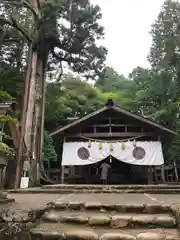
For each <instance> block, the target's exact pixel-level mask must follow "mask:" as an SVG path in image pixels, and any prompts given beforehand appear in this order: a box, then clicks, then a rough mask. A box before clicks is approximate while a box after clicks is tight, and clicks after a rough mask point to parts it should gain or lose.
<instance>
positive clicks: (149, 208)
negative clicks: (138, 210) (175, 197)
mask: <svg viewBox="0 0 180 240" xmlns="http://www.w3.org/2000/svg"><path fill="white" fill-rule="evenodd" d="M145 211H146V212H147V213H150V214H156V213H165V212H167V207H166V206H165V207H163V205H159V204H157V205H155V204H147V205H145Z"/></svg>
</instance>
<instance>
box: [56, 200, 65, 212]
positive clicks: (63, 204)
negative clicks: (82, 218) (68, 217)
mask: <svg viewBox="0 0 180 240" xmlns="http://www.w3.org/2000/svg"><path fill="white" fill-rule="evenodd" d="M66 207H67V204H66V203H64V202H61V201H57V202H55V203H54V208H55V209H59V210H61V209H66Z"/></svg>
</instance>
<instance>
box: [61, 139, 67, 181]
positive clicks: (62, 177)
mask: <svg viewBox="0 0 180 240" xmlns="http://www.w3.org/2000/svg"><path fill="white" fill-rule="evenodd" d="M65 142H66V137H64V141H63V144H64V143H65ZM61 184H64V166H62V162H61Z"/></svg>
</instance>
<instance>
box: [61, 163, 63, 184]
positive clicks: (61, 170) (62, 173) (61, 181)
mask: <svg viewBox="0 0 180 240" xmlns="http://www.w3.org/2000/svg"><path fill="white" fill-rule="evenodd" d="M61 184H64V166H62V167H61Z"/></svg>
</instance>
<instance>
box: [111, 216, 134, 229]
mask: <svg viewBox="0 0 180 240" xmlns="http://www.w3.org/2000/svg"><path fill="white" fill-rule="evenodd" d="M131 219H132V216H123V215H115V216H112V217H111V227H112V228H125V227H127V226H128V225H129V224H130V222H131Z"/></svg>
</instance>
